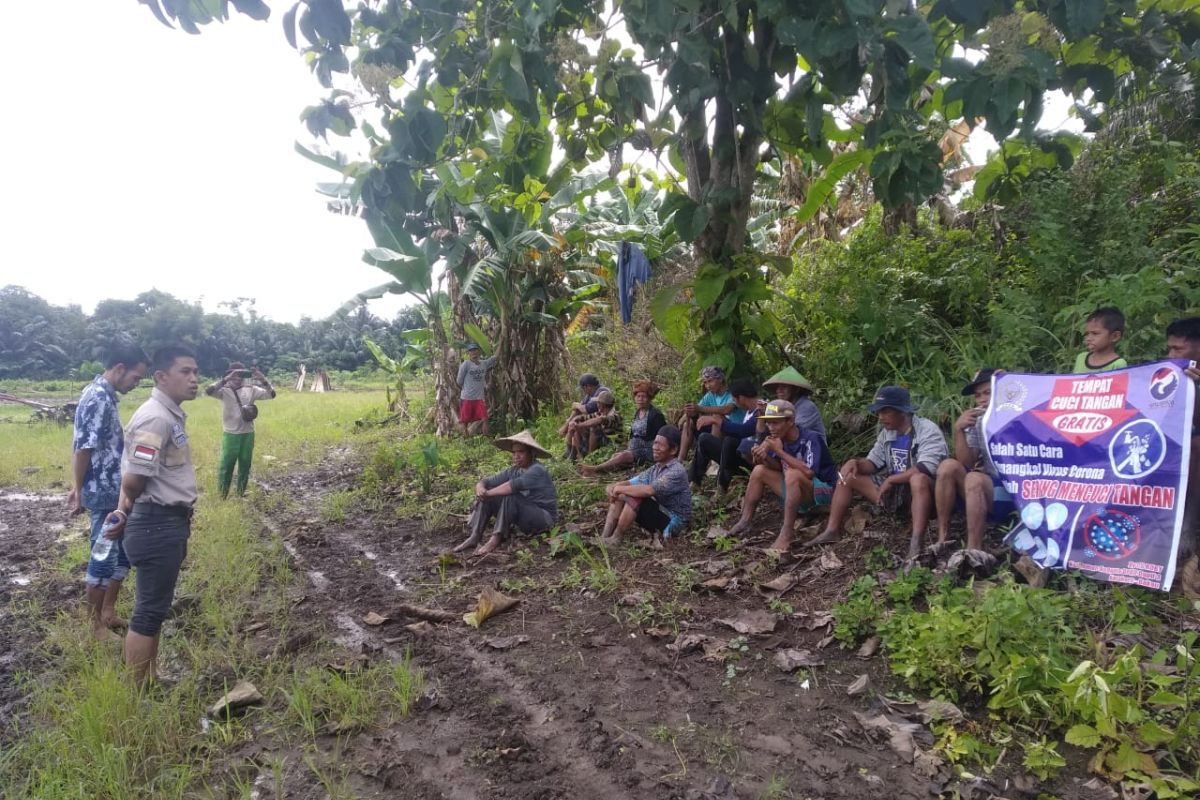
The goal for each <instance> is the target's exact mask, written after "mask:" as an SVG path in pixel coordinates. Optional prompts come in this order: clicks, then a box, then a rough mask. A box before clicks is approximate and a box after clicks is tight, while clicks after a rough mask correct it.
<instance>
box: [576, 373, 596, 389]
mask: <svg viewBox="0 0 1200 800" xmlns="http://www.w3.org/2000/svg"><path fill="white" fill-rule="evenodd" d="M579 385H580V386H599V385H600V379H599V378H597V377H596V376H595V375H593V374H592V373H590V372H585V373H583V374H582V375H580V376H579Z"/></svg>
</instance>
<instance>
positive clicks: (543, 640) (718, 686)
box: [271, 476, 929, 800]
mask: <svg viewBox="0 0 1200 800" xmlns="http://www.w3.org/2000/svg"><path fill="white" fill-rule="evenodd" d="M289 483H290V486H289V488H288V489H285V490H284V491H291V492H292V493H295V494H299V493H303V494H304V496H305V499H306V503H307V504H308V507H312V503H313V502H314V501H317V502H319V500H320V498H319V497H314V492H313V486H312V484H311V483H307V484H306V483H305V482H304V477H303V476H292V478H291V480H290V481H289ZM323 488H325V487H322V489H323ZM329 488H336V487H329ZM321 491H322V490H321V489H318V490H317V493H318V494H319V493H320V492H321ZM271 524H272V525H273V526H274V528H275V529H276V530H280V529H282V530H284V531H286V532H287V535H286V536H281V537H280V538H281V539H282V540H284V541H288V542H290V543H291V545H292V548H289V549H293V552H294V553H295V554H296V560H297V567H298V569H297V571H303V572H307V573H309V578H308V581H309V583H310V585H311V587H312V588H311V589H310V590H309V591H308V592H307V596H306V599H305V603H306V604H307V606H306V607H307V608H308V612H307V613H310V614H313V615H314V616H315V617H316V618H318V619H321V620H323V621H324V624H325V625H326V626H328V628H329V629H330V631H331V637H332V638H333V639H334V640H340V641H339V644H340V645H341V646H343V647H346V648H347V649H350V650H354V651H364V650H365V651H367V652H368V653H371V652H373V653H376V654H377V657H386V658H389V659H393V660H396V659H399V658H401V657H402V656H403V650H404V649H405V648H406V647H408V646H411V647H412V651H413V654H414V661H415V663H416V664H417V665H418V666H420V667H421V668H422V669H423V670H425V672H426V675H427V677H428V683H429V685H430V686H433V687H436V688H437V689H438V695H437V697H436V698H432V699H430V700H427V701H426V702H425V703H423V705H422V707H421V708H419V709H418V711H417V712H416V713H414V715H413V716H412V717H410V718H408V719H407V720H404V721H401V722H398V723H396V724H395V725H392V726H391V727H389V728H388V729H386V730H383V731H381V732H377V733H375V734H370V735H368V734H362V735H360V736H359V737H356V738H355V740H354V742H355V743H356V744H355V745H354V746H353V747H352V748H351V749H350V750H346V751H344V752H343V756H344V758H345V759H346V760H349V761H350V762H352V763H354V764H356V765H357V769H358V772H359V775H361V776H363V777H364V779H366V780H367V781H368V784H367V785H365V786H363V787H361V788H362V789H363V790H365V792H366V794H365V796H371V794H372V792H377V793H379V794H377V795H376V796H384V797H412V798H422V799H424V798H433V797H455V798H459V797H462V798H475V797H487V798H497V799H498V800H504V799H506V798H533V799H534V800H557V799H558V798H564V799H566V798H569V799H570V800H580V799H581V798H592V797H612V798H633V799H636V800H641V798H647V799H649V798H654V799H655V800H660V799H661V798H678V799H679V800H710V799H712V800H717V799H718V798H719V799H720V800H734V799H735V798H757V797H759V796H760V795H761V794H762V792H763V790H764V788H765V787H766V786H767V785H768V783H769V782H771V781H773V780H774V779H775V777H776V776H780V777H782V778H786V787H787V790H788V791H790V792H791V793H792V794H794V795H795V796H807V797H813V798H825V799H826V800H835V798H861V797H864V796H875V795H879V794H881V792H883V793H885V794H886V796H888V797H894V798H924V797H928V796H929V783H928V781H927V780H926V779H924V778H921V777H920V776H918V775H916V774H914V772H913V767H912V764H909V763H903V762H902V761H901V760H900V759H898V758H897V757H896V756H895V755H894V754H892V753H891V752H890V751H889V750H888V749H887V747H886V745H885V744H881V743H879V742H871V741H870V740H869V739H868V738H867V737H866V736H865V735H864V734H863V733H862V731H861V729H860V728H859V727H858V724H857V723H856V722H855V720H854V718H853V716H852V711H853V710H855V708H856V707H857V708H859V709H861V708H862V704H861V702H860V703H858V704H857V705H856V704H855V703H852V702H851V703H848V702H847V700H846V697H845V694H844V692H843V691H842V686H844V685H845V684H848V683H849V682H850V681H851V680H852V679H853V672H847V671H842V670H839V666H845V667H846V668H847V669H852V670H853V671H854V672H862V671H864V667H865V666H866V665H864V664H863V663H862V662H858V661H857V660H856V659H853V658H852V657H851V656H849V655H847V656H841V657H839V656H837V655H836V654H834V653H832V652H829V655H830V656H832V657H833V658H834V660H835V661H836V660H837V659H838V658H841V660H842V661H843V662H844V661H845V660H846V659H850V663H844V664H842V665H837V664H831V666H830V667H827V668H823V669H822V670H821V671H820V672H819V673H818V674H817V676H818V677H819V680H818V681H817V683H819V684H820V686H819V687H818V686H814V688H813V689H812V690H811V691H810V690H807V689H804V690H802V689H801V688H800V687H799V685H798V682H797V681H795V680H791V679H789V678H786V676H783V675H782V673H778V672H776V671H775V670H774V669H772V668H770V666H769V654H768V653H767V650H769V649H770V648H771V647H772V646H779V644H778V643H776V644H775V645H768V644H767V643H766V642H765V641H763V640H761V639H759V640H756V641H755V642H754V643H753V644H754V645H755V648H754V649H755V651H756V653H757V654H761V657H762V658H763V659H764V660H762V661H760V662H757V664H755V663H749V664H747V665H746V666H747V668H746V671H745V673H744V674H739V675H738V677H737V680H736V682H735V683H734V684H733V685H731V684H730V683H729V682H728V681H724V682H723V681H722V675H723V672H724V670H723V668H722V667H721V666H720V665H714V664H706V663H703V662H702V661H700V660H699V657H698V656H687V657H683V658H681V657H679V656H677V655H675V654H673V653H670V652H668V651H667V650H666V649H665V647H664V645H665V641H663V640H661V639H660V640H652V639H650V638H649V637H647V636H646V635H645V633H644V632H643V631H642V630H641V627H640V626H633V627H630V626H629V625H628V623H622V622H621V621H620V620H619V619H618V618H617V613H616V612H617V609H616V608H615V607H614V601H615V596H608V597H604V596H595V595H587V594H585V593H581V592H561V593H545V594H543V593H541V592H538V593H533V594H529V595H524V596H523V598H522V599H523V603H522V604H521V605H520V606H518V608H517V609H516V610H514V611H512V612H509V613H508V614H504V615H502V616H499V617H496V618H495V619H493V620H489V621H488V622H487V623H485V625H484V628H483V631H479V632H477V631H474V630H472V629H469V628H466V627H463V626H458V625H449V626H446V625H440V626H433V627H432V628H431V630H430V631H428V632H427V633H425V634H424V635H417V634H414V633H413V632H411V631H408V630H406V629H405V628H403V627H400V625H398V624H397V623H399V622H409V621H410V620H407V619H404V620H400V619H397V620H395V621H394V622H393V623H391V624H388V625H385V626H382V627H379V628H377V627H369V626H364V625H361V624H359V622H358V620H361V619H362V617H363V615H365V614H366V613H367V612H369V611H376V612H377V613H380V614H383V615H385V616H387V615H388V613H389V611H391V609H392V608H394V606H395V604H398V603H400V602H415V603H417V604H425V603H422V602H421V598H422V596H423V592H424V590H425V589H428V588H429V587H431V586H432V587H439V585H441V586H445V585H451V584H453V585H455V586H456V589H455V590H454V594H453V598H454V599H452V600H450V601H449V604H450V607H451V608H452V609H454V610H456V611H458V610H461V611H466V610H467V608H468V606H469V605H470V604H471V603H472V602H473V598H474V596H475V593H476V591H478V588H480V587H483V586H486V585H493V586H494V585H496V584H497V583H498V582H499V581H501V579H503V578H508V577H511V578H515V577H517V576H518V575H520V574H522V570H521V569H520V568H518V565H514V564H511V563H505V562H501V563H500V564H496V563H495V562H491V561H489V562H486V563H485V564H483V565H480V564H478V563H472V564H470V565H463V564H461V563H455V564H454V565H452V566H451V567H450V571H452V572H453V579H452V580H451V581H449V582H448V581H447V577H446V575H445V574H439V569H438V566H437V556H438V553H439V552H441V551H443V550H444V549H445V548H446V547H448V546H449V545H450V544H452V543H453V541H456V539H453V535H452V534H450V533H449V532H448V531H438V532H433V533H428V532H425V531H423V529H422V528H421V526H420V523H419V522H417V521H415V520H407V521H405V520H396V519H395V518H392V519H385V518H379V519H376V518H371V517H361V518H358V517H353V516H352V517H351V518H350V519H348V520H347V523H346V524H343V525H336V526H335V525H331V524H328V523H325V522H320V521H318V520H315V519H312V518H311V517H309V518H305V517H303V516H301V515H299V514H296V513H292V514H280V515H278V516H277V517H276V519H275V520H274V522H272V523H271ZM455 533H457V531H456V532H455ZM697 554H699V552H698V553H686V554H685V553H681V554H678V557H680V558H682V557H683V556H684V555H690V556H691V557H695V555H697ZM527 566H528V565H527ZM621 566H622V568H623V574H625V578H624V579H623V580H627V581H631V582H632V584H636V585H638V586H643V585H645V586H650V585H653V588H654V590H655V591H656V592H660V593H662V594H663V595H664V596H670V591H671V590H670V588H669V586H670V583H671V580H670V577H669V573H665V572H664V571H663V570H664V568H663V567H662V566H661V565H659V564H656V563H651V562H649V560H646V561H642V562H628V563H622V564H621ZM462 569H465V570H466V571H465V572H461V571H460V570H462ZM534 569H535V570H536V571H535V572H534V573H533V574H535V575H537V576H538V577H539V578H540V579H544V580H547V581H550V582H554V581H555V579H556V578H558V577H561V575H560V573H561V572H562V571H563V570H564V569H565V565H564V564H563V563H562V561H561V560H560V561H558V562H548V561H547V562H543V561H540V560H539V562H538V563H537V565H536V567H535V568H534ZM647 579H649V580H647ZM664 581H665V583H666V584H667V585H666V586H664V585H662V584H663V582H664ZM632 584H631V585H627V587H626V588H628V589H631V588H633V585H632ZM470 587H476V588H474V589H472V588H470ZM435 594H436V595H437V596H438V597H440V598H443V602H445V601H444V598H446V597H448V596H450V595H447V594H446V593H445V592H435ZM688 601H689V602H690V603H692V604H693V605H695V606H696V607H697V611H696V614H695V618H694V619H693V620H691V621H687V622H683V623H681V629H683V628H688V629H691V630H695V631H703V632H705V633H709V634H713V635H716V636H723V637H724V638H728V636H729V634H730V632H729V631H722V630H719V629H717V628H716V626H715V622H714V621H715V619H716V618H718V617H721V616H731V615H733V614H734V613H735V612H736V611H738V610H739V609H744V608H746V607H747V603H751V604H753V606H754V607H757V608H761V600H760V599H758V598H757V597H755V596H754V595H753V594H751V595H749V596H748V597H747V596H745V595H741V596H738V595H721V596H713V595H703V594H696V595H693V596H691V597H689V598H688ZM437 604H438V601H437V600H434V601H433V605H437ZM314 621H315V619H314ZM785 627H787V628H789V630H786V631H781V633H782V634H783V635H782V636H776V637H774V638H776V639H778V640H780V641H783V640H786V646H815V642H816V639H817V638H819V637H818V635H816V634H812V633H807V634H806V633H803V632H801V631H800V630H799V629H796V628H792V627H791V626H790V625H787V623H785ZM519 634H525V635H527V636H528V642H527V643H524V644H521V645H520V646H517V647H514V648H512V649H505V650H502V651H497V650H493V649H487V648H486V641H487V639H489V638H492V637H506V636H512V635H519ZM805 637H807V638H805ZM809 639H811V641H808V640H809ZM874 669H875V670H877V671H878V670H880V669H881V666H880V665H879V664H876V665H875V666H874ZM837 676H842V677H837ZM831 681H833V683H831ZM839 682H840V685H839ZM885 790H886V791H885Z"/></svg>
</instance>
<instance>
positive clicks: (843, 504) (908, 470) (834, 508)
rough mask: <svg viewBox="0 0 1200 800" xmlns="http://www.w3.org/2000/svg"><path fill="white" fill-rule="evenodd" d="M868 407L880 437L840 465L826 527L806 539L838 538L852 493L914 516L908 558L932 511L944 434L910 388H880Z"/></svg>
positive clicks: (916, 547) (818, 541)
mask: <svg viewBox="0 0 1200 800" xmlns="http://www.w3.org/2000/svg"><path fill="white" fill-rule="evenodd" d="M867 410H868V411H870V412H871V413H872V414H875V415H876V416H878V417H879V435H878V437H876V439H875V446H874V447H872V448H871V452H870V453H868V454H867V457H866V458H852V459H850V460H849V461H847V462H846V463H845V464H843V465H842V468H841V470H840V471H839V473H838V475H837V487H836V488H835V489H834V491H833V501H832V503H831V504H830V511H829V522H828V524H827V525H826V527H825V531H824V532H823V533H822V534H821V535H820V536H818V537H817V538H815V539H813V540H812V541H811V542H808V543H807V544H806V545H805V546H806V547H810V546H812V545H818V544H829V543H830V542H836V541H837V540H838V539H839V538H840V537H841V535H842V523H843V522H845V519H846V514H847V512H848V511H849V510H850V503H851V502H852V501H853V500H854V494H855V493H856V492H857V493H858V495H859V496H861V497H862V498H863V499H865V500H866V501H867V502H869V503H876V504H878V505H887V506H888V507H889V508H891V509H892V510H895V511H897V512H901V513H902V512H903V511H904V509H905V508H907V510H908V512H909V513H910V514H911V515H912V537H911V538H910V539H909V543H908V557H909V558H915V557H916V556H917V554H918V553H920V551H921V536H922V535H923V534H924V533H925V528H926V527H928V526H929V518H930V516H931V515H932V513H933V480H934V477H935V476H936V475H937V471H938V467H939V466H940V465H941V463H942V461H943V460H944V459H945V458H946V457H947V456H948V455H949V452H948V451H947V450H946V438H945V437H944V436H942V431H941V429H940V428H938V426H937V424H936V423H934V422H931V421H930V420H927V419H925V418H924V417H918V416H916V415H915V413H914V412H915V411H916V408H915V407H914V406H913V404H912V398H911V397H910V396H909V393H908V389H905V388H904V387H903V386H884V387H882V388H880V390H879V391H878V392H876V394H875V401H874V402H873V403H871V405H869V406H867Z"/></svg>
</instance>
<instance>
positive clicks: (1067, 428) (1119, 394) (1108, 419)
mask: <svg viewBox="0 0 1200 800" xmlns="http://www.w3.org/2000/svg"><path fill="white" fill-rule="evenodd" d="M1128 391H1129V375H1128V374H1127V373H1115V374H1113V375H1109V376H1107V377H1095V376H1087V377H1078V378H1076V377H1071V378H1059V379H1057V380H1055V381H1054V391H1053V392H1052V393H1051V395H1050V400H1049V401H1047V403H1046V404H1045V406H1043V407H1042V408H1039V409H1036V410H1034V411H1032V412H1030V413H1032V414H1033V415H1034V416H1035V417H1037V418H1038V419H1040V420H1041V421H1042V422H1044V423H1045V424H1047V425H1049V426H1050V427H1051V428H1053V429H1054V430H1055V432H1057V433H1058V434H1060V435H1061V436H1062V437H1063V438H1065V439H1067V440H1068V441H1069V442H1071V443H1072V444H1074V445H1076V446H1079V445H1083V444H1086V443H1087V442H1089V441H1091V440H1092V439H1095V438H1096V437H1097V436H1100V435H1101V434H1104V433H1107V432H1108V431H1110V430H1112V429H1113V428H1115V427H1116V426H1118V425H1120V424H1121V423H1122V422H1124V421H1125V420H1127V419H1129V418H1130V417H1133V416H1136V415H1137V413H1138V412H1137V409H1133V408H1129V407H1128V404H1127V402H1126V395H1127V394H1128Z"/></svg>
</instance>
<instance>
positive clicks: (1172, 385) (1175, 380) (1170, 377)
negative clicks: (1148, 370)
mask: <svg viewBox="0 0 1200 800" xmlns="http://www.w3.org/2000/svg"><path fill="white" fill-rule="evenodd" d="M1178 388H1179V372H1178V371H1177V370H1175V369H1173V368H1171V367H1161V368H1159V369H1157V370H1155V371H1154V374H1153V375H1152V376H1150V396H1151V397H1153V398H1154V399H1155V400H1160V401H1161V400H1166V399H1167V398H1168V397H1170V396H1171V395H1173V394H1175V390H1176V389H1178Z"/></svg>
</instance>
